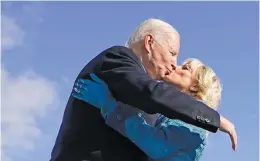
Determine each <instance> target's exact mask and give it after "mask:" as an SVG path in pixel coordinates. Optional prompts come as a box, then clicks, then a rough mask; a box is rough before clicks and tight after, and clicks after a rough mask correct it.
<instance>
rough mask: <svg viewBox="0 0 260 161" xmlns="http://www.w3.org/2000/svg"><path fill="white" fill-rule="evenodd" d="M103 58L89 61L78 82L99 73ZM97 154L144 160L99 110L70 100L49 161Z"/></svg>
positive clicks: (79, 160) (77, 160)
mask: <svg viewBox="0 0 260 161" xmlns="http://www.w3.org/2000/svg"><path fill="white" fill-rule="evenodd" d="M103 54H104V53H101V54H99V55H98V56H96V57H95V58H94V59H93V60H91V61H90V62H89V63H88V64H87V65H86V66H85V67H84V68H83V69H82V70H81V72H80V73H79V75H78V77H77V78H87V79H91V78H90V77H89V74H90V73H98V72H99V70H100V64H101V63H102V55H103ZM129 54H132V53H129ZM134 58H135V59H136V57H135V56H134ZM139 65H140V64H139ZM139 65H138V68H140V66H139ZM144 72H145V71H144ZM126 92H127V91H126ZM147 117H149V116H147ZM97 150H101V152H102V156H103V160H106V161H110V160H111V161H112V160H113V161H117V160H118V161H122V160H124V161H128V160H129V161H134V160H142V158H144V159H146V155H145V154H144V153H143V152H142V151H141V150H139V149H138V148H137V147H136V146H135V145H134V144H133V143H132V142H131V141H129V140H128V139H126V138H125V137H123V136H122V135H120V134H119V133H117V132H116V131H114V130H113V129H111V128H110V127H108V126H107V125H105V123H104V121H103V118H102V117H101V115H100V111H99V110H98V109H96V108H95V107H93V106H92V105H90V104H88V103H85V102H83V101H81V100H77V99H75V98H74V97H73V96H70V97H69V100H68V103H67V105H66V108H65V112H64V115H63V120H62V124H61V127H60V130H59V133H58V136H57V139H56V142H55V145H54V148H53V151H52V154H51V159H50V161H82V160H84V159H89V158H90V155H91V152H93V151H97Z"/></svg>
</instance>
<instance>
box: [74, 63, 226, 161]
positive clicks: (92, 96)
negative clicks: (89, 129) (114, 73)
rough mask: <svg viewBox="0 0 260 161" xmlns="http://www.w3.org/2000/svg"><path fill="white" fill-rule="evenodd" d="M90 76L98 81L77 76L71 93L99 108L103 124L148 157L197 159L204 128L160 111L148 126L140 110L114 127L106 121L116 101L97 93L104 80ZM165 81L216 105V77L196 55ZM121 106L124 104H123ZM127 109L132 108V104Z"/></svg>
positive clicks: (202, 145) (218, 91)
mask: <svg viewBox="0 0 260 161" xmlns="http://www.w3.org/2000/svg"><path fill="white" fill-rule="evenodd" d="M171 77H174V78H175V79H174V80H175V82H174V81H172V80H171ZM92 78H93V80H94V81H96V82H98V83H100V84H101V85H100V84H97V83H95V82H93V81H89V80H80V81H78V83H76V87H75V93H73V96H74V97H76V98H78V99H81V100H83V101H85V102H87V103H90V104H92V105H93V106H95V107H97V108H99V109H101V114H102V116H103V118H104V119H105V120H106V124H108V125H109V126H111V127H112V128H114V129H115V130H117V131H118V132H119V133H121V134H122V135H124V136H126V137H127V138H128V139H129V140H131V141H132V142H133V143H134V144H136V145H137V146H138V147H139V148H140V149H141V150H142V151H144V152H145V153H146V154H147V155H148V156H149V157H150V159H151V160H158V159H159V160H164V161H168V160H169V161H184V160H185V161H198V160H199V158H200V156H201V154H202V151H203V150H204V148H205V145H206V138H207V132H206V131H205V130H204V129H202V128H199V127H195V126H193V125H190V124H187V123H184V122H182V121H180V120H177V119H169V118H167V117H165V116H163V115H159V116H158V119H157V121H156V123H155V125H154V126H151V125H149V124H147V123H146V120H145V119H144V118H143V116H142V113H138V114H136V115H133V117H130V118H127V119H126V120H124V127H123V128H124V129H123V130H122V129H118V128H116V127H115V126H113V124H110V122H111V121H109V120H113V119H114V118H115V117H116V116H115V115H113V111H115V110H116V108H117V107H118V106H117V104H118V103H120V102H116V100H114V99H113V98H112V97H110V99H105V98H107V97H104V95H102V94H100V93H106V94H110V93H109V90H108V88H107V87H106V85H105V83H104V82H102V80H100V79H98V78H97V77H95V76H94V75H92ZM176 80H177V81H176ZM165 81H167V82H168V83H172V84H173V85H175V86H176V87H178V88H179V89H180V90H181V91H183V92H184V93H186V94H189V95H191V96H193V97H194V98H195V99H198V100H201V101H203V102H204V103H205V104H207V105H208V106H209V107H211V108H213V109H216V108H217V107H218V105H219V101H220V97H221V91H222V89H221V85H220V81H219V79H218V78H217V76H216V74H215V73H214V71H213V70H212V69H211V68H210V67H207V66H205V65H203V64H202V62H200V61H199V60H198V59H188V60H186V61H184V63H183V65H182V66H180V67H178V68H177V69H176V70H175V72H173V73H172V74H171V75H169V76H167V77H166V78H165ZM97 89H98V90H97ZM100 91H103V92H100ZM124 108H128V107H127V105H125V107H124ZM129 109H130V110H132V111H133V109H134V108H129ZM114 120H115V119H114ZM202 120H203V119H202ZM204 121H208V120H206V119H205V120H204Z"/></svg>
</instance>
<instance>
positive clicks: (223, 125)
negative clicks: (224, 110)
mask: <svg viewBox="0 0 260 161" xmlns="http://www.w3.org/2000/svg"><path fill="white" fill-rule="evenodd" d="M219 130H220V131H223V132H225V133H228V134H229V136H230V139H231V142H232V149H233V150H236V149H237V133H236V129H235V126H234V125H233V124H232V123H231V122H230V121H228V120H227V119H226V118H224V117H223V116H220V128H219Z"/></svg>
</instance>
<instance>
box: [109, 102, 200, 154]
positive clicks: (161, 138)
mask: <svg viewBox="0 0 260 161" xmlns="http://www.w3.org/2000/svg"><path fill="white" fill-rule="evenodd" d="M122 111H124V113H122ZM126 111H127V112H126ZM168 120H169V121H168V122H165V123H164V124H163V125H161V124H159V126H156V127H153V126H150V125H149V124H147V123H146V121H145V119H144V118H143V117H142V114H141V113H139V112H138V111H137V110H135V109H134V108H133V107H129V106H128V105H125V104H123V103H120V102H117V105H116V107H115V108H114V110H113V111H112V112H111V113H110V114H109V115H107V118H106V120H105V122H106V124H107V125H108V126H110V127H111V128H113V129H114V130H116V131H117V132H119V133H120V134H122V135H124V136H125V137H127V138H128V139H129V140H131V141H132V142H133V143H134V144H135V145H137V146H138V147H139V148H140V149H141V150H142V151H143V152H145V153H146V154H147V155H148V156H149V157H151V158H152V159H159V158H164V157H167V156H171V155H173V154H176V153H177V152H179V151H180V150H183V149H184V148H187V147H194V146H195V144H196V145H199V144H200V143H201V142H202V139H203V138H201V136H200V134H199V133H197V132H194V131H192V130H191V129H190V128H189V127H187V126H183V125H182V124H180V123H178V121H177V120H176V122H175V120H170V119H168Z"/></svg>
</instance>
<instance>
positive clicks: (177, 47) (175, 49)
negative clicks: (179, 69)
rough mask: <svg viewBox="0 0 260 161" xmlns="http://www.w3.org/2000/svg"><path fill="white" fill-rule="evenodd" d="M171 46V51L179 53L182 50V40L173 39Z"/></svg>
mask: <svg viewBox="0 0 260 161" xmlns="http://www.w3.org/2000/svg"><path fill="white" fill-rule="evenodd" d="M169 48H170V51H171V52H174V53H176V54H179V50H180V40H179V38H176V39H173V40H172V41H171V42H170V43H169Z"/></svg>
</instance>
